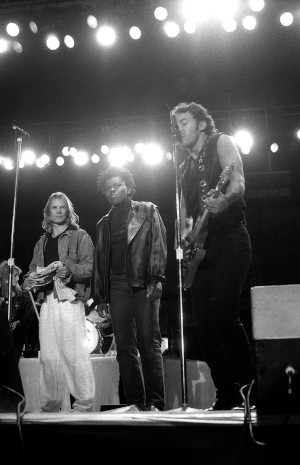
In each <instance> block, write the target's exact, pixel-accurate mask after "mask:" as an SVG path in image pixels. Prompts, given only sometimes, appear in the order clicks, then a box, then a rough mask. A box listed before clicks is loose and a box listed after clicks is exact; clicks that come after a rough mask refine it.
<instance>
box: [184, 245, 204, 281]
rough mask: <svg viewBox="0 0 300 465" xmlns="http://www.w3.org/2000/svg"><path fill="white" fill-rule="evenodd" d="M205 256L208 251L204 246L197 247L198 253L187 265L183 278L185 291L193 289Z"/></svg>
mask: <svg viewBox="0 0 300 465" xmlns="http://www.w3.org/2000/svg"><path fill="white" fill-rule="evenodd" d="M203 244H204V243H203ZM205 254H206V251H205V249H204V248H203V246H202V247H197V248H196V252H195V253H194V255H193V258H192V259H191V260H190V261H189V262H187V263H186V264H185V266H184V276H183V288H184V289H189V288H190V287H191V285H192V283H193V281H194V278H195V274H196V272H197V269H198V266H199V265H200V263H201V262H202V260H203V259H204V257H205Z"/></svg>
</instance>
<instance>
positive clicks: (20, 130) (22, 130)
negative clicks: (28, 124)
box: [12, 123, 30, 137]
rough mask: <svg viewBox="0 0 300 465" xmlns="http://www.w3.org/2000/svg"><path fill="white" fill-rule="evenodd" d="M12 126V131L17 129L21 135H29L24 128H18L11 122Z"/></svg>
mask: <svg viewBox="0 0 300 465" xmlns="http://www.w3.org/2000/svg"><path fill="white" fill-rule="evenodd" d="M12 128H13V130H14V131H19V133H20V134H22V135H23V136H25V137H30V134H29V132H27V131H25V129H22V128H19V126H16V125H15V124H14V123H13V126H12Z"/></svg>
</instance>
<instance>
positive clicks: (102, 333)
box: [85, 317, 114, 354]
mask: <svg viewBox="0 0 300 465" xmlns="http://www.w3.org/2000/svg"><path fill="white" fill-rule="evenodd" d="M85 323H86V330H87V340H88V348H89V352H90V354H106V353H107V352H108V351H109V350H110V348H111V346H112V342H113V340H114V337H113V331H112V325H111V321H110V320H109V319H107V320H105V321H101V322H99V321H91V320H89V319H88V318H87V317H86V318H85Z"/></svg>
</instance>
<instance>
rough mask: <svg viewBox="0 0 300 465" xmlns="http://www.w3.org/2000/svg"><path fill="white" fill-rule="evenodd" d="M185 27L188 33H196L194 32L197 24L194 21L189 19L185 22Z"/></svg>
mask: <svg viewBox="0 0 300 465" xmlns="http://www.w3.org/2000/svg"><path fill="white" fill-rule="evenodd" d="M183 29H184V30H185V32H186V33H187V34H194V32H196V24H195V23H194V21H190V20H188V21H186V22H185V23H184V25H183Z"/></svg>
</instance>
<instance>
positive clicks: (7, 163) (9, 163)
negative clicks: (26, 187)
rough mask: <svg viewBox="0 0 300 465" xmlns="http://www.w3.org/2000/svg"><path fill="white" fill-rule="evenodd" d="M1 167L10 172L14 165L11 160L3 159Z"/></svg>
mask: <svg viewBox="0 0 300 465" xmlns="http://www.w3.org/2000/svg"><path fill="white" fill-rule="evenodd" d="M2 165H3V167H4V168H5V169H6V170H8V171H11V170H13V169H14V163H13V161H12V159H11V158H5V159H4V160H3V162H2Z"/></svg>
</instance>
